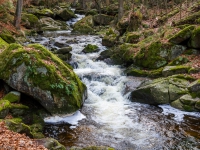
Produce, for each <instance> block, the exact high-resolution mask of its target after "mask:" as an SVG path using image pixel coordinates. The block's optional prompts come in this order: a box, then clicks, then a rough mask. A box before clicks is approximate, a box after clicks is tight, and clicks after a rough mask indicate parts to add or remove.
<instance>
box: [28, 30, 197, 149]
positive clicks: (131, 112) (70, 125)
mask: <svg viewBox="0 0 200 150" xmlns="http://www.w3.org/2000/svg"><path fill="white" fill-rule="evenodd" d="M30 39H31V40H32V42H34V43H40V44H42V45H44V46H46V47H47V48H49V49H51V48H58V47H56V46H55V45H54V43H56V42H59V43H63V44H67V45H69V46H71V47H72V52H71V53H72V60H71V64H74V63H75V64H76V65H75V66H76V67H75V69H74V71H75V72H76V74H77V75H78V76H79V77H80V78H81V80H82V81H83V82H84V83H85V84H86V86H87V88H88V98H87V99H86V100H85V103H84V105H83V108H82V109H81V110H80V111H78V112H76V113H75V114H74V115H73V116H71V117H63V118H62V117H58V116H56V117H52V118H47V119H46V120H45V121H46V123H47V124H46V127H45V131H44V134H45V135H46V136H48V137H53V138H55V139H57V140H58V141H59V142H60V143H62V144H63V145H65V146H66V148H67V149H69V148H70V147H72V146H80V147H85V146H89V145H96V146H110V147H113V148H115V149H117V150H162V149H166V150H167V149H174V150H179V149H180V150H193V149H194V150H198V149H200V113H189V112H182V111H179V110H177V109H174V108H172V107H170V106H169V105H160V106H150V105H146V104H139V103H133V102H130V100H129V95H130V91H129V90H128V87H129V85H131V86H132V88H136V87H137V86H139V85H140V83H141V82H143V81H144V80H147V79H146V78H139V77H127V76H126V75H125V74H124V71H123V70H124V69H123V67H122V66H117V65H111V64H107V63H106V62H103V61H97V58H98V57H99V54H100V53H101V52H102V51H104V50H106V47H104V46H102V44H101V42H102V39H101V38H100V37H99V36H96V35H73V34H71V32H70V31H55V32H45V33H44V34H43V35H40V36H38V37H31V38H30ZM87 44H95V45H97V46H98V47H99V52H96V53H88V54H85V53H83V52H82V50H83V49H84V47H85V46H86V45H87Z"/></svg>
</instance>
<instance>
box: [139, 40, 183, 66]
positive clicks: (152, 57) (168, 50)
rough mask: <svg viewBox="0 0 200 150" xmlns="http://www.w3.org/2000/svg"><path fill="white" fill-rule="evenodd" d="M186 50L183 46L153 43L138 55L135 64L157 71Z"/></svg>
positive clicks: (142, 49)
mask: <svg viewBox="0 0 200 150" xmlns="http://www.w3.org/2000/svg"><path fill="white" fill-rule="evenodd" d="M185 50H186V47H184V46H182V45H173V44H170V43H164V42H161V41H156V42H152V43H151V44H150V45H147V46H145V47H143V48H141V50H140V51H139V52H138V53H137V55H136V57H135V63H136V65H138V66H142V67H144V68H149V69H157V68H160V67H163V66H165V65H167V63H168V62H169V61H170V60H173V59H174V58H176V57H178V56H179V55H180V54H182V53H183V52H184V51H185Z"/></svg>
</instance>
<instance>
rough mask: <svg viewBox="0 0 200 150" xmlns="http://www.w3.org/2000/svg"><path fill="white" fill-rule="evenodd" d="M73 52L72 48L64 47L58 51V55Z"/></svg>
mask: <svg viewBox="0 0 200 150" xmlns="http://www.w3.org/2000/svg"><path fill="white" fill-rule="evenodd" d="M71 51H72V47H71V46H68V47H63V48H60V49H58V50H57V51H56V54H69V53H70V52H71Z"/></svg>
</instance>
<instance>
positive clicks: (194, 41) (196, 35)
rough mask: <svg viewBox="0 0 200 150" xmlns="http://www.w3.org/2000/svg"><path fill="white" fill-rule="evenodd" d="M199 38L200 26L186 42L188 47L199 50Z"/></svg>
mask: <svg viewBox="0 0 200 150" xmlns="http://www.w3.org/2000/svg"><path fill="white" fill-rule="evenodd" d="M199 38H200V26H198V27H197V28H196V29H195V30H193V32H192V36H191V38H190V41H189V42H188V46H189V47H192V48H197V49H199V48H200V43H199Z"/></svg>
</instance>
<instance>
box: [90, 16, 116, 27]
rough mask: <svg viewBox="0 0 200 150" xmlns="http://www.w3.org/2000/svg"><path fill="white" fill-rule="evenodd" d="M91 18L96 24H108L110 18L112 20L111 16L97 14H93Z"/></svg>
mask: <svg viewBox="0 0 200 150" xmlns="http://www.w3.org/2000/svg"><path fill="white" fill-rule="evenodd" d="M93 20H94V22H95V24H97V25H109V24H110V22H111V21H112V20H114V17H113V16H109V15H105V14H98V15H95V16H93Z"/></svg>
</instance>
